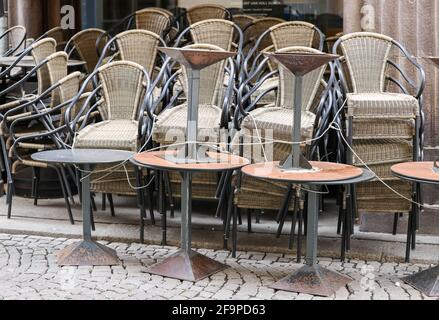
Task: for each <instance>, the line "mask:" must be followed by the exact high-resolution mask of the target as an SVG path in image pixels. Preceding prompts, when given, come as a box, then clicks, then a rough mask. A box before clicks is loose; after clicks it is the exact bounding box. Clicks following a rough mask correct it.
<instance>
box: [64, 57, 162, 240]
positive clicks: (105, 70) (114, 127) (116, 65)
mask: <svg viewBox="0 0 439 320" xmlns="http://www.w3.org/2000/svg"><path fill="white" fill-rule="evenodd" d="M96 76H97V77H99V86H98V87H97V89H95V91H94V92H93V93H92V95H91V96H90V97H89V99H88V101H87V102H86V103H85V104H84V107H83V109H82V110H81V111H80V112H78V115H77V116H76V117H75V119H73V121H71V122H70V125H69V126H68V127H69V130H71V131H72V132H71V134H72V136H75V139H74V144H73V146H74V148H77V149H87V148H94V149H96V148H98V149H99V148H101V149H116V150H127V151H132V152H140V151H142V149H143V148H144V145H145V142H146V141H145V139H146V132H145V121H144V120H146V119H145V113H147V112H148V115H150V116H152V115H151V114H149V109H148V108H147V100H146V99H147V97H148V96H149V95H148V94H147V92H149V88H150V80H149V76H148V74H147V72H146V70H145V69H144V68H143V67H142V66H141V65H139V64H137V63H134V62H130V61H116V62H112V63H109V64H106V65H104V66H102V67H100V68H99V69H97V70H96V71H95V72H93V73H92V74H91V75H90V76H89V77H88V78H87V80H86V81H85V82H84V84H83V86H82V88H81V90H80V92H79V94H78V97H80V96H81V95H82V91H83V90H84V89H85V88H86V87H87V85H88V82H90V81H92V80H93V78H94V77H96ZM93 96H95V97H102V100H103V103H104V105H105V108H106V113H107V115H108V118H107V120H105V121H103V122H99V123H96V124H92V125H88V126H85V127H80V128H79V130H78V131H75V130H76V128H77V122H78V119H80V117H81V116H84V115H85V113H86V112H87V110H89V111H88V112H90V110H93V109H94V108H97V106H96V107H95V106H93V107H92V108H90V106H89V104H90V102H91V97H93ZM74 103H75V101H74V102H73V103H72V105H73V104H74ZM96 170H98V171H101V170H104V171H105V170H107V171H108V170H109V168H108V167H105V166H99V167H97V168H96ZM126 170H128V174H129V178H130V182H128V181H127V176H126V171H125V169H124V168H122V166H120V167H119V168H113V169H112V170H111V171H110V172H100V173H96V174H93V175H92V177H91V190H92V191H94V192H96V193H103V194H119V195H125V196H138V198H139V205H140V207H141V229H140V230H141V241H143V232H144V222H145V219H146V212H145V205H144V195H143V189H141V190H138V191H136V190H133V188H132V187H131V186H133V185H136V184H138V178H139V175H140V173H139V170H138V168H136V167H131V166H129V165H127V169H126ZM151 214H152V216H151V219H152V221H154V215H153V214H154V213H153V212H152V211H151Z"/></svg>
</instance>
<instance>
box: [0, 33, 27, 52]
mask: <svg viewBox="0 0 439 320" xmlns="http://www.w3.org/2000/svg"><path fill="white" fill-rule="evenodd" d="M26 36H27V35H26V28H25V27H23V26H14V27H12V28H9V29H8V30H6V31H5V32H4V33H3V34H2V35H1V37H2V38H3V37H4V38H6V37H7V40H8V44H9V47H8V48H7V49H6V51H8V50H11V51H14V52H12V53H16V52H20V51H21V50H24V49H25V46H26Z"/></svg>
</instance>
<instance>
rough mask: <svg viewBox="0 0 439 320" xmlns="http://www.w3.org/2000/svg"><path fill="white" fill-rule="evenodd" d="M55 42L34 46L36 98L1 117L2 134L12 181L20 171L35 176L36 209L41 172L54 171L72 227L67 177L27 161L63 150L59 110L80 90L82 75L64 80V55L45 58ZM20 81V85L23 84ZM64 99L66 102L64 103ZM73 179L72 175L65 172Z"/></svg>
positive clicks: (10, 206) (65, 69) (58, 169)
mask: <svg viewBox="0 0 439 320" xmlns="http://www.w3.org/2000/svg"><path fill="white" fill-rule="evenodd" d="M55 45H56V44H55V40H53V39H44V40H40V41H39V42H37V43H35V44H34V45H33V46H35V49H34V50H32V56H33V57H34V60H35V62H36V63H37V67H38V70H37V71H36V72H37V75H38V77H37V78H38V92H39V93H38V95H36V96H35V97H30V98H27V99H26V98H25V99H22V101H20V104H19V105H18V106H15V107H14V108H12V109H9V110H8V111H7V112H6V113H5V114H4V117H3V121H2V130H7V131H8V132H9V134H8V145H9V146H10V147H9V149H10V150H9V156H10V158H11V162H12V165H11V177H12V175H13V174H16V173H17V172H18V171H19V170H18V169H19V168H22V167H31V168H32V169H33V173H34V179H33V188H32V195H33V197H34V199H35V201H34V204H35V205H37V201H38V197H39V180H40V169H42V168H43V169H47V168H49V167H51V168H53V169H54V170H55V171H56V172H57V174H58V177H59V181H60V184H61V190H62V193H63V195H64V199H65V201H66V206H67V210H68V214H69V219H70V221H71V223H72V224H73V223H74V220H73V216H72V212H71V209H70V202H69V199H68V198H69V196H70V197H72V192H71V190H70V186H69V182H68V181H69V179H68V175H67V174H66V170H65V168H63V167H62V166H61V167H59V166H49V165H47V164H45V163H40V162H37V161H33V160H31V159H30V155H31V154H32V153H34V152H37V151H42V150H52V149H60V148H65V142H63V140H62V138H61V135H60V132H59V131H60V128H62V126H63V122H62V121H61V119H62V113H63V112H62V108H65V107H66V104H67V102H68V100H69V99H71V98H72V97H73V96H74V95H76V93H77V91H78V89H79V81H80V77H81V74H80V73H79V72H77V73H74V74H72V75H70V76H67V60H68V57H67V54H66V53H64V52H58V53H53V54H51V55H50V56H48V57H44V53H47V52H50V51H51V49H53V50H54V48H55ZM26 80H27V79H26V78H25V79H23V80H22V81H23V82H24V81H26ZM65 99H67V100H65ZM68 171H69V173H70V175H71V177H72V178H74V177H75V175H74V172H73V171H72V170H71V169H70V170H68ZM10 187H11V192H9V190H8V203H9V208H8V217H9V218H10V217H11V209H12V188H13V186H12V185H11V186H10ZM8 189H9V188H8Z"/></svg>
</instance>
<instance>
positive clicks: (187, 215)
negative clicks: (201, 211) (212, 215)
mask: <svg viewBox="0 0 439 320" xmlns="http://www.w3.org/2000/svg"><path fill="white" fill-rule="evenodd" d="M181 195H182V198H181V249H182V250H183V251H185V252H187V253H189V251H190V250H191V243H192V229H191V224H192V220H191V219H192V218H191V213H192V174H191V173H189V172H185V173H183V182H182V184H181Z"/></svg>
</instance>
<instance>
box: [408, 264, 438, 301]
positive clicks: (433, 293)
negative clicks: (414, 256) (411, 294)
mask: <svg viewBox="0 0 439 320" xmlns="http://www.w3.org/2000/svg"><path fill="white" fill-rule="evenodd" d="M402 280H403V281H404V282H405V283H407V284H408V285H411V286H412V287H413V288H415V289H417V290H419V291H421V292H422V293H424V294H425V295H426V296H428V297H439V266H437V267H434V268H431V269H428V270H425V271H422V272H420V273H417V274H414V275H412V276H409V277H406V278H404V279H402Z"/></svg>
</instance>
